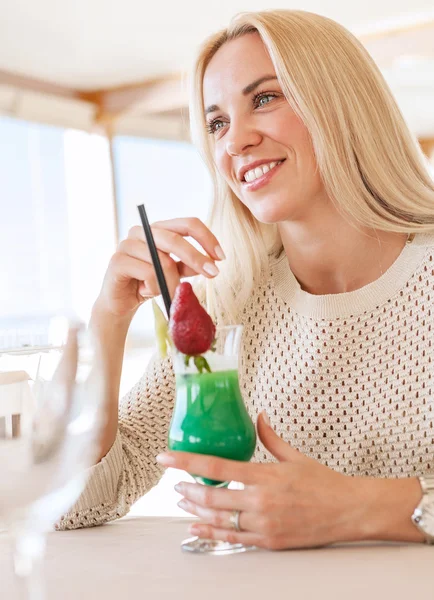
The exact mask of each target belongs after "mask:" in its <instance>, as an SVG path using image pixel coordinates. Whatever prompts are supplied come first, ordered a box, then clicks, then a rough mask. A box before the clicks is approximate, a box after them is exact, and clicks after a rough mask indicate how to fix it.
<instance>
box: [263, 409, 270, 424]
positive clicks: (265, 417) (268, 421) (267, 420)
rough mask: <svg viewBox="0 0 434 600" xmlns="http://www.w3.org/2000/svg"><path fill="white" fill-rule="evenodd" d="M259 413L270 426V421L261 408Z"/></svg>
mask: <svg viewBox="0 0 434 600" xmlns="http://www.w3.org/2000/svg"><path fill="white" fill-rule="evenodd" d="M261 415H262V418H263V419H264V421H265V423H266V424H267V425H268V426H269V427H270V426H271V423H270V419H269V418H268V415H267V413H266V411H265V410H263V411H262V412H261Z"/></svg>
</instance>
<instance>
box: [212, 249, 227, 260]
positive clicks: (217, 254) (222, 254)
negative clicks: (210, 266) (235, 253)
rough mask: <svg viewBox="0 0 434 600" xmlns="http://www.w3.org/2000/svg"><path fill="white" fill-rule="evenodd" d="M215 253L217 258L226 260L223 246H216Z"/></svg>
mask: <svg viewBox="0 0 434 600" xmlns="http://www.w3.org/2000/svg"><path fill="white" fill-rule="evenodd" d="M214 252H215V253H216V256H218V257H219V259H220V260H224V259H225V258H226V256H225V253H224V252H223V248H222V247H221V246H216V247H215V248H214Z"/></svg>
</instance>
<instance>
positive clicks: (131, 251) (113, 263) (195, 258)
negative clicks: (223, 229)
mask: <svg viewBox="0 0 434 600" xmlns="http://www.w3.org/2000/svg"><path fill="white" fill-rule="evenodd" d="M152 233H153V235H154V239H155V244H156V246H157V249H158V255H159V257H160V261H161V265H162V267H163V271H164V274H165V276H166V280H167V285H168V288H169V293H170V295H171V296H172V297H173V295H174V293H175V289H176V286H177V285H178V283H179V281H180V278H181V277H190V276H193V275H204V276H205V277H215V276H216V275H217V274H218V272H219V270H218V267H217V265H216V264H215V261H216V260H222V259H224V254H223V251H222V249H221V248H220V246H219V243H218V241H217V239H216V237H215V236H214V235H213V234H212V233H211V231H210V230H209V229H208V228H207V227H206V225H204V223H202V221H200V220H199V219H196V218H191V219H172V220H170V221H160V222H158V223H154V224H153V225H152ZM186 236H190V237H191V238H193V239H194V240H196V241H197V242H198V243H199V244H200V246H201V247H202V248H203V249H204V250H205V252H206V253H207V254H206V255H204V254H202V253H201V252H199V250H197V249H196V248H195V247H194V246H193V245H192V244H190V243H189V242H188V241H187V240H186V239H185V237H186ZM171 254H173V255H175V256H176V257H177V258H178V259H179V260H174V259H173V258H172V256H171ZM159 294H160V290H159V287H158V282H157V277H156V274H155V271H154V267H153V265H152V259H151V254H150V251H149V248H148V245H147V243H146V241H145V236H144V233H143V229H142V227H139V226H136V227H133V228H132V229H130V231H129V233H128V237H127V239H126V240H123V241H122V242H121V243H120V244H119V246H118V248H117V250H116V252H115V254H114V255H113V256H112V258H111V260H110V263H109V266H108V269H107V272H106V274H105V277H104V282H103V285H102V289H101V292H100V295H99V297H98V299H97V302H96V307H97V309H98V311H102V312H103V313H105V314H107V313H108V314H110V315H112V316H115V317H118V318H124V317H131V318H132V317H133V315H134V312H135V311H136V309H137V308H138V306H139V305H140V304H141V303H142V302H143V300H144V299H145V298H151V297H153V296H157V295H159Z"/></svg>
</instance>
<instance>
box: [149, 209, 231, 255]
mask: <svg viewBox="0 0 434 600" xmlns="http://www.w3.org/2000/svg"><path fill="white" fill-rule="evenodd" d="M153 227H155V228H156V229H168V230H170V231H175V232H176V233H177V234H179V235H181V236H183V237H185V236H190V237H192V238H193V239H194V240H196V242H199V244H200V245H201V246H202V248H203V249H204V250H205V252H206V253H207V254H208V255H209V256H211V257H212V258H214V259H215V260H223V259H224V258H225V255H224V253H223V250H222V248H221V247H220V244H219V242H218V240H217V238H216V237H215V235H214V234H213V233H212V232H211V231H210V230H209V229H208V227H207V226H206V225H205V224H204V223H203V222H202V221H201V220H200V219H197V218H195V217H192V218H187V219H171V220H169V221H158V222H157V223H154V224H153Z"/></svg>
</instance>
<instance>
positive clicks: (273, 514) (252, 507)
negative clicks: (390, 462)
mask: <svg viewBox="0 0 434 600" xmlns="http://www.w3.org/2000/svg"><path fill="white" fill-rule="evenodd" d="M267 421H268V419H267V417H266V416H265V414H264V413H262V415H261V416H260V418H259V419H258V434H259V437H260V439H261V441H262V443H263V444H264V446H265V447H266V448H267V449H268V450H269V451H270V452H271V453H272V454H273V455H274V456H275V457H276V458H277V459H278V461H280V462H278V463H271V464H255V463H243V462H238V461H231V460H226V459H222V458H217V457H211V456H204V455H200V454H192V453H185V452H168V453H165V454H162V455H159V456H158V457H157V460H158V462H160V463H161V464H163V465H164V466H167V467H174V468H177V469H183V470H185V471H187V472H189V473H195V474H197V475H200V476H203V477H208V478H211V479H217V480H220V481H239V482H242V483H244V484H245V488H244V490H228V489H222V488H220V489H215V488H212V487H209V486H204V485H200V484H196V483H185V482H184V483H180V484H178V485H177V486H175V489H176V490H177V491H178V492H179V493H180V494H182V495H183V496H184V499H183V500H182V501H181V502H180V504H179V505H180V506H181V508H183V509H184V510H186V511H187V512H189V513H191V514H193V515H197V516H198V517H199V518H200V522H198V523H195V524H194V525H192V527H191V533H192V534H194V535H198V536H199V537H203V538H212V539H219V540H226V541H229V542H231V543H234V542H241V543H244V544H248V545H254V546H258V547H262V548H268V549H273V550H280V549H284V548H300V547H312V546H321V545H324V544H328V543H332V542H337V541H343V540H356V539H363V538H364V537H365V534H366V531H365V529H364V525H363V523H364V521H363V519H364V518H365V514H364V511H366V510H367V509H368V508H369V507H370V501H371V500H372V494H371V488H370V487H369V486H368V487H365V484H366V483H367V482H371V481H373V480H371V479H368V478H366V479H365V478H362V477H349V476H346V475H343V474H340V473H337V472H336V471H333V470H332V469H329V468H328V467H326V466H324V465H322V464H321V463H319V462H317V461H316V460H313V459H311V458H308V457H307V456H305V455H303V454H302V453H300V452H299V451H297V450H295V449H294V448H292V447H291V446H290V445H289V444H287V443H286V442H284V441H283V440H282V439H281V438H280V437H278V436H277V435H276V433H275V432H274V431H273V429H272V428H271V427H270V426H269V425H268V423H267ZM234 510H240V511H241V514H240V521H239V523H240V528H241V529H242V531H241V532H236V531H235V530H234V529H233V528H232V525H231V522H230V520H229V519H230V516H231V514H232V512H233V511H234ZM371 539H372V538H371Z"/></svg>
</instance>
